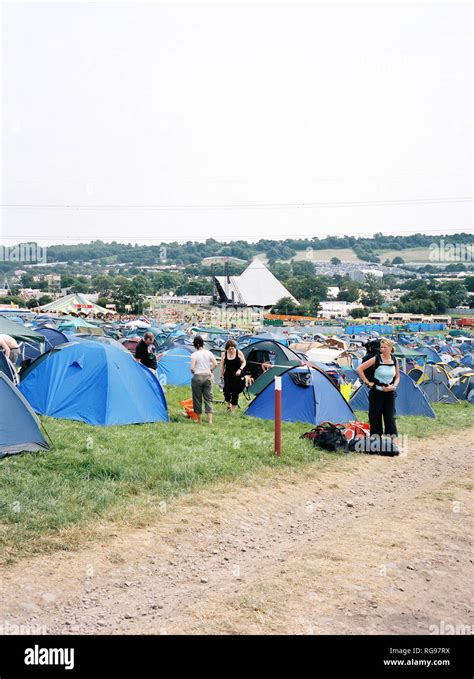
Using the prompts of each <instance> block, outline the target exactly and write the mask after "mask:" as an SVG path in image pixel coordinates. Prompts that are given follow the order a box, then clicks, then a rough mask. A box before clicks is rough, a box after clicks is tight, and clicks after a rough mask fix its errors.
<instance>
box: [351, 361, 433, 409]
mask: <svg viewBox="0 0 474 679" xmlns="http://www.w3.org/2000/svg"><path fill="white" fill-rule="evenodd" d="M349 403H350V405H351V407H352V408H353V409H354V410H365V411H368V409H369V390H368V388H367V387H366V385H365V384H363V385H362V386H361V387H359V389H358V390H357V391H356V393H355V394H354V396H353V397H352V398H351V400H350V401H349ZM395 410H396V411H397V415H421V416H423V417H436V415H435V413H434V410H433V408H432V407H431V406H430V404H429V403H428V400H427V398H426V396H425V395H424V393H423V392H422V391H421V389H420V388H419V387H418V385H417V384H415V382H414V381H413V380H412V378H411V377H409V376H408V375H407V374H406V373H404V372H403V371H402V370H400V384H399V385H398V389H397V398H396V399H395Z"/></svg>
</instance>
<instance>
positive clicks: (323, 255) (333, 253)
mask: <svg viewBox="0 0 474 679" xmlns="http://www.w3.org/2000/svg"><path fill="white" fill-rule="evenodd" d="M332 257H337V258H338V259H340V260H341V262H360V261H362V260H360V259H359V258H358V257H357V255H356V253H355V252H354V250H352V248H340V249H338V248H330V249H326V250H313V256H312V258H311V260H308V253H307V252H306V250H300V251H299V252H297V253H296V255H295V256H294V257H293V261H295V262H299V261H306V260H308V261H317V260H320V261H322V262H330V261H331V259H332Z"/></svg>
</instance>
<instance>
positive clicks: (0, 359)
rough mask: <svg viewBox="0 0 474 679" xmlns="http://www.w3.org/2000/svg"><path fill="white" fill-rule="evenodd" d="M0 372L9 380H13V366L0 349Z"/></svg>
mask: <svg viewBox="0 0 474 679" xmlns="http://www.w3.org/2000/svg"><path fill="white" fill-rule="evenodd" d="M0 374H3V375H5V376H6V377H8V379H9V380H10V382H15V368H14V366H13V363H12V362H11V361H9V360H8V358H7V357H6V356H5V354H4V353H3V351H0ZM17 381H18V380H17Z"/></svg>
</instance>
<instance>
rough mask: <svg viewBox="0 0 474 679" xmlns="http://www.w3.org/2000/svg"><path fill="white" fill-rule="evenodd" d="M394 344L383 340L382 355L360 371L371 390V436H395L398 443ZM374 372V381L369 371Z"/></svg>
mask: <svg viewBox="0 0 474 679" xmlns="http://www.w3.org/2000/svg"><path fill="white" fill-rule="evenodd" d="M394 351H395V347H394V344H393V342H392V341H391V340H389V339H382V340H381V341H380V354H377V355H376V356H373V357H372V358H369V360H368V361H365V362H364V363H362V364H361V365H360V366H359V367H358V368H356V372H357V374H358V375H359V377H360V379H361V380H362V381H363V382H364V384H366V385H367V386H368V387H369V424H370V435H371V436H378V437H381V436H382V435H383V434H386V435H388V436H391V437H392V439H393V442H394V444H395V445H396V444H397V436H398V432H397V424H396V421H395V396H396V389H397V387H398V384H399V382H400V369H399V367H398V361H397V359H396V357H395V356H394V355H393V354H394ZM371 369H373V378H372V377H371V375H370V373H369V376H367V374H366V371H368V370H371Z"/></svg>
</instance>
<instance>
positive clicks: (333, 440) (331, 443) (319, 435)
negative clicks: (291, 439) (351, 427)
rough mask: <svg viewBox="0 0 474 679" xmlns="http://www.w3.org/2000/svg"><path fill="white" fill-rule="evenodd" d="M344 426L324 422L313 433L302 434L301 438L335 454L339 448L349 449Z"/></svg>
mask: <svg viewBox="0 0 474 679" xmlns="http://www.w3.org/2000/svg"><path fill="white" fill-rule="evenodd" d="M344 429H345V427H344V425H341V424H334V423H333V422H322V423H321V424H319V425H318V426H317V427H314V429H312V430H311V431H308V432H306V433H305V434H302V435H301V437H300V438H308V439H311V440H312V441H313V445H314V446H317V447H318V448H324V450H331V451H332V452H335V451H336V450H337V449H338V448H344V450H346V449H347V440H346V437H345V436H344Z"/></svg>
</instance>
